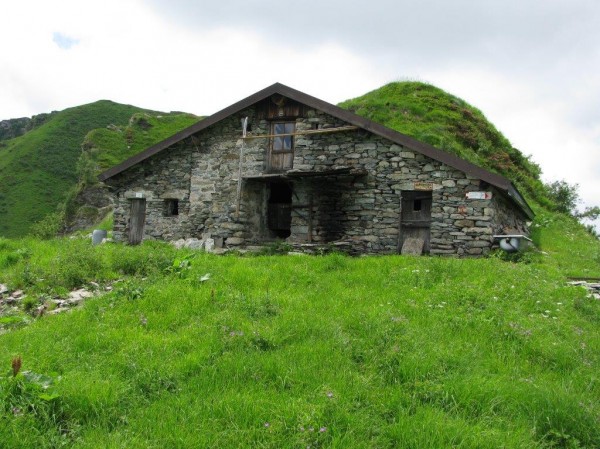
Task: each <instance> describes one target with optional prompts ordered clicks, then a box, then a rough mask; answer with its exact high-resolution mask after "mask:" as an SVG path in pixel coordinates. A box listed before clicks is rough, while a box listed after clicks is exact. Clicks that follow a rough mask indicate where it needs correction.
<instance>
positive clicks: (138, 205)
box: [129, 199, 146, 245]
mask: <svg viewBox="0 0 600 449" xmlns="http://www.w3.org/2000/svg"><path fill="white" fill-rule="evenodd" d="M145 222H146V200H144V199H134V200H131V210H130V218H129V243H130V244H131V245H137V244H138V243H140V242H141V241H142V237H143V236H144V223H145Z"/></svg>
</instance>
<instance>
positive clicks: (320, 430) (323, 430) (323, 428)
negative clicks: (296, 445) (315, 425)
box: [319, 427, 327, 433]
mask: <svg viewBox="0 0 600 449" xmlns="http://www.w3.org/2000/svg"><path fill="white" fill-rule="evenodd" d="M319 432H321V433H323V432H327V427H321V428H320V429H319Z"/></svg>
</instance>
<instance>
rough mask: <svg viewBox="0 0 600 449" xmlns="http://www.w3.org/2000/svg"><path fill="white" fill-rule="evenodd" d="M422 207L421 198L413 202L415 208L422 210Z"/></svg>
mask: <svg viewBox="0 0 600 449" xmlns="http://www.w3.org/2000/svg"><path fill="white" fill-rule="evenodd" d="M421 208H422V204H421V200H415V202H414V203H413V210H414V211H420V210H421Z"/></svg>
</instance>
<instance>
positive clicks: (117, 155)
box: [83, 112, 201, 171]
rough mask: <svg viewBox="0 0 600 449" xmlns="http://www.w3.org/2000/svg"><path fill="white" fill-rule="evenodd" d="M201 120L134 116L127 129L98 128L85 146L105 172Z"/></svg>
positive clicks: (180, 116)
mask: <svg viewBox="0 0 600 449" xmlns="http://www.w3.org/2000/svg"><path fill="white" fill-rule="evenodd" d="M200 118H201V117H197V116H195V115H193V114H186V113H171V114H158V115H157V114H148V113H143V112H139V113H136V114H134V115H133V116H132V117H131V119H130V120H129V123H128V124H127V126H120V127H113V128H111V129H108V128H100V129H94V130H92V131H90V132H89V133H88V135H87V136H86V138H85V141H84V144H83V147H84V149H86V150H88V151H90V152H91V153H93V154H92V157H93V158H94V159H95V161H96V162H97V166H98V169H99V170H101V171H103V170H106V169H108V168H110V167H112V166H114V165H117V164H118V163H120V162H123V161H124V160H125V159H127V158H129V157H131V156H133V155H134V154H137V153H139V152H140V151H142V150H144V149H146V148H148V147H150V146H152V145H154V144H155V143H157V142H160V141H161V140H164V139H166V138H167V137H170V136H172V135H173V134H175V133H176V132H178V131H181V130H182V129H184V128H187V127H188V126H191V125H193V124H194V123H196V122H197V121H198V120H199V119H200Z"/></svg>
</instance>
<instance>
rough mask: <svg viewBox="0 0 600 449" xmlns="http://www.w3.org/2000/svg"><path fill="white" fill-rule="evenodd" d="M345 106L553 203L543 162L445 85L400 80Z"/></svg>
mask: <svg viewBox="0 0 600 449" xmlns="http://www.w3.org/2000/svg"><path fill="white" fill-rule="evenodd" d="M339 106H340V107H342V108H344V109H348V110H351V111H352V112H354V113H356V114H358V115H362V116H364V117H366V118H369V119H371V120H373V121H375V122H378V123H381V124H383V125H385V126H387V127H389V128H392V129H395V130H396V131H399V132H401V133H404V134H407V135H409V136H412V137H414V138H416V139H418V140H421V141H423V142H426V143H429V144H430V145H433V146H435V147H437V148H440V149H442V150H444V151H447V152H449V153H453V154H456V155H457V156H459V157H462V158H464V159H467V160H468V161H471V162H473V163H474V164H477V165H479V166H481V167H484V168H486V169H488V170H491V171H494V172H497V173H500V174H502V175H504V176H506V177H507V178H508V179H510V180H511V181H513V182H514V183H515V184H516V185H517V187H518V188H519V190H520V191H521V193H523V194H524V195H526V196H527V197H528V198H529V199H532V200H535V201H536V202H538V203H540V204H542V205H544V206H550V205H551V203H550V200H549V199H548V198H547V192H546V191H545V188H544V186H543V184H542V182H541V181H540V174H541V169H540V167H539V166H538V165H537V164H535V163H534V162H532V161H531V160H530V159H529V158H527V157H525V156H524V155H523V154H522V153H521V151H519V150H518V149H516V148H514V147H513V146H512V145H511V143H510V142H509V140H508V139H507V138H506V137H504V135H502V133H500V132H499V131H498V130H497V129H496V128H495V127H494V125H493V124H491V123H490V122H489V121H488V120H487V119H486V118H485V117H484V115H483V114H482V113H481V111H479V110H478V109H476V108H474V107H473V106H471V105H469V104H468V103H466V102H465V101H464V100H461V99H460V98H457V97H455V96H453V95H451V94H449V93H447V92H445V91H443V90H442V89H439V88H437V87H435V86H432V85H430V84H425V83H420V82H412V81H406V82H395V83H390V84H387V85H385V86H383V87H381V88H379V89H377V90H374V91H372V92H369V93H367V94H365V95H363V96H361V97H358V98H354V99H352V100H347V101H344V102H343V103H340V104H339Z"/></svg>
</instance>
